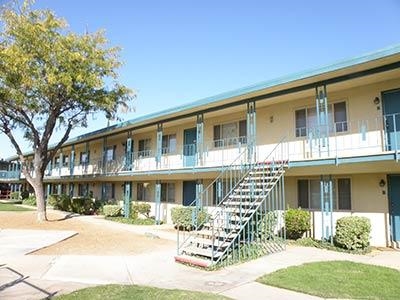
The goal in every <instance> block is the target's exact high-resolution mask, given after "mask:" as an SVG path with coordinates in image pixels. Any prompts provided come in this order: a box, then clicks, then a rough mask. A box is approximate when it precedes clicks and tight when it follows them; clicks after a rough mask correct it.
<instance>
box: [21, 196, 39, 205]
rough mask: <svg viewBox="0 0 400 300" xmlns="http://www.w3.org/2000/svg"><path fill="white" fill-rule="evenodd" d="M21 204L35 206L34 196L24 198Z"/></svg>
mask: <svg viewBox="0 0 400 300" xmlns="http://www.w3.org/2000/svg"><path fill="white" fill-rule="evenodd" d="M22 204H24V205H30V206H36V197H35V196H29V197H28V198H25V199H24V200H22Z"/></svg>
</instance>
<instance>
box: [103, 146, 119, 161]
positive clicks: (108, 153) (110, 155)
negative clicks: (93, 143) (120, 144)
mask: <svg viewBox="0 0 400 300" xmlns="http://www.w3.org/2000/svg"><path fill="white" fill-rule="evenodd" d="M116 149H117V146H116V145H114V146H110V147H107V148H106V149H105V151H104V160H105V162H110V161H113V160H115V152H116Z"/></svg>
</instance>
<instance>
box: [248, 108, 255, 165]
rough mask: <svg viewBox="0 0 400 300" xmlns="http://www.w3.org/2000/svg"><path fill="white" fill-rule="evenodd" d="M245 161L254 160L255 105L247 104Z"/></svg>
mask: <svg viewBox="0 0 400 300" xmlns="http://www.w3.org/2000/svg"><path fill="white" fill-rule="evenodd" d="M246 121H247V122H246V124H247V160H248V162H249V163H252V162H255V159H256V103H255V102H254V101H253V102H248V103H247V119H246Z"/></svg>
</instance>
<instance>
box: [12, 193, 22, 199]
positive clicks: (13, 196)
mask: <svg viewBox="0 0 400 300" xmlns="http://www.w3.org/2000/svg"><path fill="white" fill-rule="evenodd" d="M10 197H11V199H14V200H19V199H20V197H19V192H12V193H11V194H10Z"/></svg>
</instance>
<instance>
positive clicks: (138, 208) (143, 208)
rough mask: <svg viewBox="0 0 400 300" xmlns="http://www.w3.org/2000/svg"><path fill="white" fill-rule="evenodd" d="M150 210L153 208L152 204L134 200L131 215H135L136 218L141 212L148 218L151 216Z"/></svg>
mask: <svg viewBox="0 0 400 300" xmlns="http://www.w3.org/2000/svg"><path fill="white" fill-rule="evenodd" d="M150 210H151V205H150V204H148V203H140V202H132V205H131V216H134V218H133V219H135V218H137V217H138V215H139V214H141V215H143V216H145V217H146V218H149V217H150Z"/></svg>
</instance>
